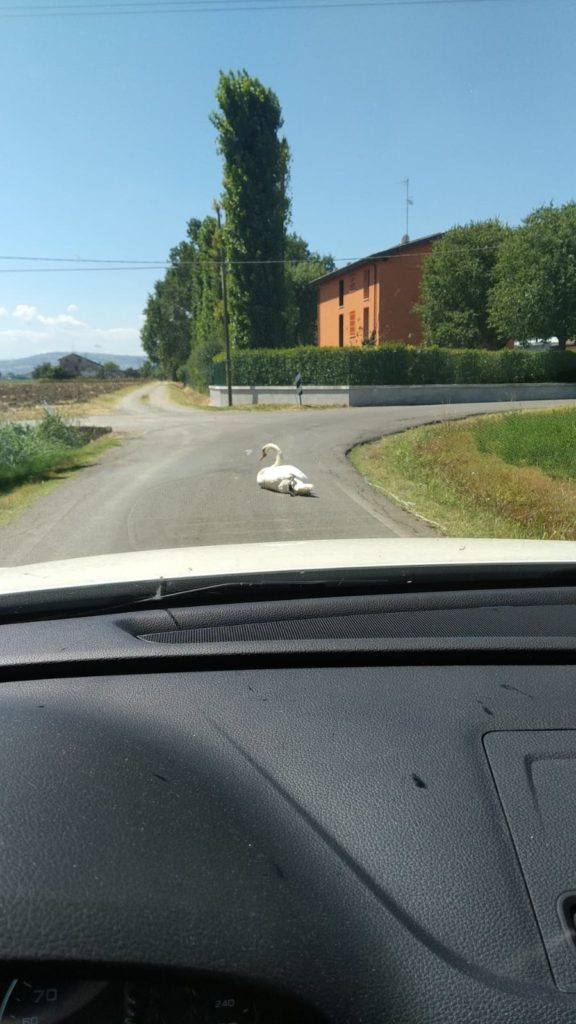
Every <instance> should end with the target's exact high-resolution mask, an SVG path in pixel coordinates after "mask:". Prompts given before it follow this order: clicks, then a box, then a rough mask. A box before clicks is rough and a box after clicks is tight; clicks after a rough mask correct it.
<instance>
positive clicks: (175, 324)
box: [140, 221, 200, 380]
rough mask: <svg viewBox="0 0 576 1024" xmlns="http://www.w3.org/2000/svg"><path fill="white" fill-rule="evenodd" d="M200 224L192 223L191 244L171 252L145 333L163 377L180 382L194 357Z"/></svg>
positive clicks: (151, 304) (151, 300)
mask: <svg viewBox="0 0 576 1024" xmlns="http://www.w3.org/2000/svg"><path fill="white" fill-rule="evenodd" d="M199 223H200V222H199V221H190V222H189V223H188V240H187V241H184V242H181V243H180V244H179V245H177V246H175V247H174V248H173V249H171V250H170V254H169V264H170V265H169V267H168V270H167V271H166V274H165V275H164V277H163V278H162V279H161V280H160V281H156V284H155V285H154V290H153V292H152V294H151V295H149V296H148V301H147V303H146V308H145V310H144V318H145V319H144V326H143V328H142V331H141V335H140V337H141V341H142V347H143V349H144V351H145V352H146V354H147V356H148V357H149V359H150V360H151V362H152V363H156V364H158V366H159V367H160V369H161V371H162V373H163V374H164V375H165V376H166V377H168V378H170V379H171V380H176V378H177V372H178V369H179V367H180V366H182V364H183V363H185V362H186V359H187V358H188V355H189V354H190V340H191V321H192V317H193V310H194V260H195V257H196V253H197V246H196V242H195V237H196V233H197V230H198V227H199Z"/></svg>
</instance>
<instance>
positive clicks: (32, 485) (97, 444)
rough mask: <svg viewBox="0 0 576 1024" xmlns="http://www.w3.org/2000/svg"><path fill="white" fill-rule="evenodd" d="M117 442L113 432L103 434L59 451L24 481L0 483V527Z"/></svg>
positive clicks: (93, 461)
mask: <svg viewBox="0 0 576 1024" xmlns="http://www.w3.org/2000/svg"><path fill="white" fill-rule="evenodd" d="M120 443H121V441H120V438H118V437H117V436H116V435H115V434H112V433H105V434H103V435H102V436H99V437H96V438H94V439H93V440H90V441H88V442H87V443H85V444H82V445H81V447H79V448H75V449H69V450H68V451H67V452H66V453H64V452H63V453H61V457H60V458H59V459H58V460H57V461H55V462H53V463H52V465H51V466H50V468H44V469H43V470H38V471H37V472H36V473H35V474H32V475H31V477H30V478H29V479H27V480H22V479H21V480H20V482H19V483H18V482H17V483H12V484H9V483H6V482H3V484H2V486H1V487H0V526H5V525H6V523H8V522H10V520H11V519H13V518H14V517H15V516H17V515H19V514H20V512H23V511H24V509H26V508H27V507H28V506H29V505H31V504H32V502H34V501H36V499H37V498H39V497H41V496H42V495H44V494H47V493H48V492H49V491H51V490H52V489H53V488H54V487H57V485H58V484H59V483H61V482H62V481H63V480H67V479H68V478H69V477H71V476H72V475H73V474H74V473H76V472H78V470H80V469H84V468H86V467H87V466H92V465H94V463H95V461H96V460H97V459H98V458H100V456H102V455H103V454H104V452H106V451H108V449H109V448H113V447H116V446H117V445H119V444H120Z"/></svg>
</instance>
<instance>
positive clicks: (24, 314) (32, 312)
mask: <svg viewBox="0 0 576 1024" xmlns="http://www.w3.org/2000/svg"><path fill="white" fill-rule="evenodd" d="M12 316H13V317H15V318H16V320H25V321H26V322H28V321H30V320H35V319H36V317H37V316H38V310H37V309H36V306H26V305H24V303H20V305H18V306H16V309H13V310H12Z"/></svg>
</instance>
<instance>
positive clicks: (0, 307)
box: [0, 306, 8, 316]
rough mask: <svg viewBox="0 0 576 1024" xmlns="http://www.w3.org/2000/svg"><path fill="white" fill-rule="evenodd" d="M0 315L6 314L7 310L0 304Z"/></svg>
mask: <svg viewBox="0 0 576 1024" xmlns="http://www.w3.org/2000/svg"><path fill="white" fill-rule="evenodd" d="M0 316H8V310H7V309H5V308H4V306H0Z"/></svg>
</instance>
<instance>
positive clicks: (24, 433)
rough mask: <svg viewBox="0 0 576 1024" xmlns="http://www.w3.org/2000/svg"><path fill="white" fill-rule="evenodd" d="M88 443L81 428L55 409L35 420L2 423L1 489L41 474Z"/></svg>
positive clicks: (0, 436)
mask: <svg viewBox="0 0 576 1024" xmlns="http://www.w3.org/2000/svg"><path fill="white" fill-rule="evenodd" d="M85 443H86V438H85V436H84V434H83V433H82V431H81V430H80V429H79V428H77V427H74V426H73V425H72V424H71V423H69V422H68V421H67V420H65V419H63V417H61V416H59V415H57V414H55V413H49V412H44V414H43V416H42V419H41V420H40V421H39V422H38V423H34V424H23V423H1V424H0V492H2V491H3V492H6V491H8V490H10V489H11V488H12V487H16V486H17V485H18V484H22V483H26V482H27V481H28V480H31V479H34V478H35V477H39V476H42V474H44V473H46V472H47V471H48V470H50V469H53V468H54V467H55V466H58V465H59V464H60V463H61V462H62V461H63V460H65V459H66V458H67V457H68V456H69V455H70V454H71V453H72V452H74V451H77V450H78V449H79V448H82V447H83V446H84V445H85Z"/></svg>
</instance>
